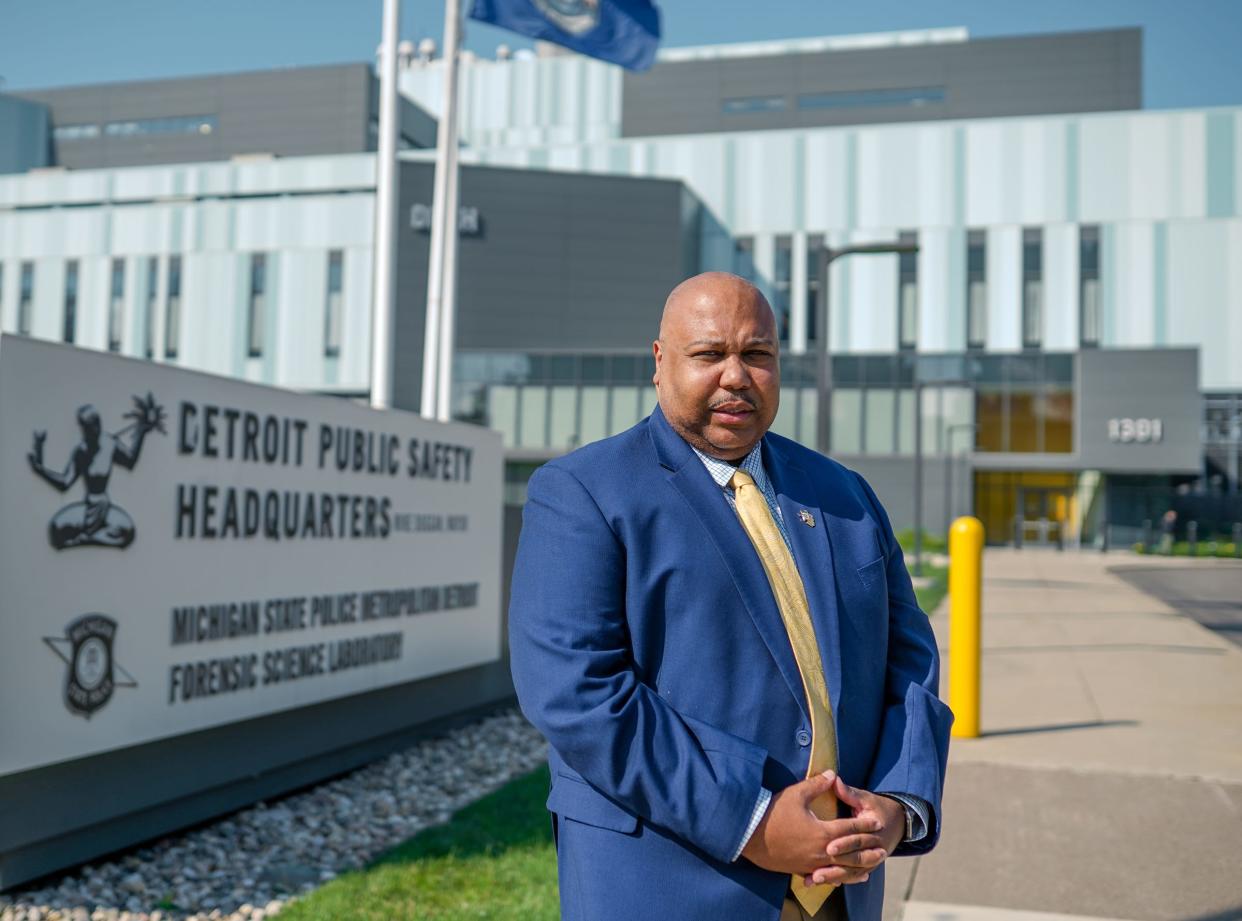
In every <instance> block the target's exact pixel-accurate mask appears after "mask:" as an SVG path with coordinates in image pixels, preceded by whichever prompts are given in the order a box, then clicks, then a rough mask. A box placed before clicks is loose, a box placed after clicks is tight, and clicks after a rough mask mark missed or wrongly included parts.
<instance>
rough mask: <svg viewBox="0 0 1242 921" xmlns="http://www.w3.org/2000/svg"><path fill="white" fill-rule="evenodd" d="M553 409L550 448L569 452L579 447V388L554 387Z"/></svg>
mask: <svg viewBox="0 0 1242 921" xmlns="http://www.w3.org/2000/svg"><path fill="white" fill-rule="evenodd" d="M551 391H552V409H551V415H550V416H549V417H548V427H549V430H550V431H549V435H548V444H549V447H552V448H559V449H563V450H569V449H572V448H576V447H577V446H578V388H577V387H571V386H563V387H552V388H551Z"/></svg>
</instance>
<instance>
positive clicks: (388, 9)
mask: <svg viewBox="0 0 1242 921" xmlns="http://www.w3.org/2000/svg"><path fill="white" fill-rule="evenodd" d="M400 29H401V0H384V33H383V43H382V50H381V52H380V66H379V70H380V107H379V137H378V139H377V142H376V146H375V247H374V259H373V263H372V272H373V276H374V277H373V279H372V283H371V297H372V302H371V405H372V406H374V407H375V408H376V409H389V408H391V406H392V391H393V387H392V369H393V359H394V357H395V351H396V350H395V344H394V341H393V337H392V330H393V325H394V321H395V316H396V264H397V263H396V258H395V256H396V242H397V233H396V231H397V226H396V225H397V221H396V218H397V183H398V180H399V177H398V174H397V33H398V32H399V31H400Z"/></svg>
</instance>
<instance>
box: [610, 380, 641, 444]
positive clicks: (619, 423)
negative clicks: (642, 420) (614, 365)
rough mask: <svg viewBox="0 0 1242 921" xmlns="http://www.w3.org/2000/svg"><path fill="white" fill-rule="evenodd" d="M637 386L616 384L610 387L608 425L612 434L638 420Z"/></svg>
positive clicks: (622, 430) (623, 429)
mask: <svg viewBox="0 0 1242 921" xmlns="http://www.w3.org/2000/svg"><path fill="white" fill-rule="evenodd" d="M639 390H640V388H638V387H630V386H624V385H623V386H617V387H613V388H611V393H610V394H609V400H610V402H611V416H610V417H609V423H608V427H609V429H611V433H612V434H614V435H615V434H617V433H618V432H624V431H625V430H626V429H628V428H629V427H630V426H632V425H633V424H634V423H635V422H637V421H638V397H639Z"/></svg>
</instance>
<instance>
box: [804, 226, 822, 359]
mask: <svg viewBox="0 0 1242 921" xmlns="http://www.w3.org/2000/svg"><path fill="white" fill-rule="evenodd" d="M823 253H824V237H823V234H811V235H809V236H808V237H807V238H806V341H807V342H815V341H816V339H815V336H816V328H817V326H818V324H819V282H820V279H819V272H820V264H819V263H820V258H821V257H822V256H823Z"/></svg>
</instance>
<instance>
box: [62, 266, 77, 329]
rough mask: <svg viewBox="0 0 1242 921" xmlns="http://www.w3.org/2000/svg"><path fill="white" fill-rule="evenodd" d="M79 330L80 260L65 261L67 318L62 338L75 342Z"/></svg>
mask: <svg viewBox="0 0 1242 921" xmlns="http://www.w3.org/2000/svg"><path fill="white" fill-rule="evenodd" d="M77 331H78V260H76V259H70V260H69V261H68V262H67V263H65V320H64V327H63V328H62V329H61V339H63V340H64V341H65V342H73V340H74V338H75V336H76V335H77Z"/></svg>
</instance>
